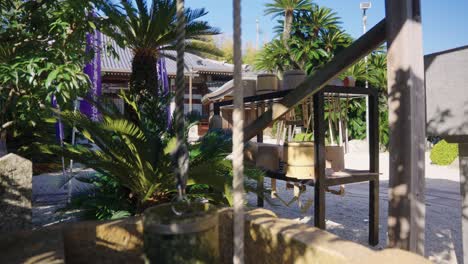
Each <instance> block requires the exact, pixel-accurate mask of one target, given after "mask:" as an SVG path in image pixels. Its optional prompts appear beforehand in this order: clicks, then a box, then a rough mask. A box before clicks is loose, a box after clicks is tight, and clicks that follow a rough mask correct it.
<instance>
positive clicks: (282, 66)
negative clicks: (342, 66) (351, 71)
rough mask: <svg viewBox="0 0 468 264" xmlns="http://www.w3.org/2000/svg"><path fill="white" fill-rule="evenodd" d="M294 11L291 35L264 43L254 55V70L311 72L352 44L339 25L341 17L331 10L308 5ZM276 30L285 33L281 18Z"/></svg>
mask: <svg viewBox="0 0 468 264" xmlns="http://www.w3.org/2000/svg"><path fill="white" fill-rule="evenodd" d="M307 2H309V1H307ZM276 13H278V12H276ZM293 14H294V16H293V20H292V25H291V32H290V37H289V38H288V39H287V41H282V40H281V39H274V40H273V41H271V42H270V43H268V44H267V45H265V47H264V49H263V50H262V51H261V52H260V53H259V54H258V55H257V60H256V63H255V67H256V68H257V69H261V70H267V71H272V72H275V71H279V72H283V71H285V70H289V69H293V68H300V69H302V70H304V71H306V72H307V73H309V74H310V73H312V72H314V71H315V70H316V69H318V68H319V67H320V66H322V65H323V64H324V63H326V62H327V61H329V60H330V58H332V57H333V56H334V54H336V53H337V52H339V51H340V50H342V49H343V48H344V47H346V46H348V45H349V44H350V43H351V37H349V35H348V34H346V33H345V32H344V31H343V30H342V29H341V27H340V24H341V22H340V18H339V17H338V16H337V15H336V13H334V12H333V11H332V10H331V9H329V8H326V7H320V6H318V5H311V6H310V8H305V9H302V10H296V11H295V12H294V13H293ZM275 30H276V32H277V33H280V32H283V33H284V22H283V21H282V20H279V21H278V26H277V27H276V28H275ZM283 39H284V36H283ZM285 43H287V45H286V44H285Z"/></svg>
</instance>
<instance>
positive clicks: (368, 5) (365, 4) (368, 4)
mask: <svg viewBox="0 0 468 264" xmlns="http://www.w3.org/2000/svg"><path fill="white" fill-rule="evenodd" d="M359 7H360V8H361V10H362V33H363V34H365V33H366V32H367V9H369V8H371V7H372V4H371V2H362V3H361V4H360V5H359ZM364 63H365V65H366V88H369V82H368V81H367V55H366V56H365V57H364ZM366 142H367V144H369V98H368V97H367V96H366Z"/></svg>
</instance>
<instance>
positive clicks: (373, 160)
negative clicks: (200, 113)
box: [213, 85, 379, 246]
mask: <svg viewBox="0 0 468 264" xmlns="http://www.w3.org/2000/svg"><path fill="white" fill-rule="evenodd" d="M292 92H294V89H292V90H283V91H279V92H272V93H266V94H261V95H254V96H249V97H245V98H244V104H245V105H246V106H249V107H252V106H253V107H256V108H257V112H258V111H260V112H262V110H263V108H264V106H265V105H271V104H272V103H274V102H276V101H278V100H281V99H282V98H284V97H285V96H287V95H288V94H290V93H292ZM355 96H367V97H368V98H369V109H370V113H369V117H370V118H369V123H370V124H369V169H367V170H349V169H347V170H344V171H340V172H334V173H333V174H327V173H326V170H325V167H326V161H325V131H326V126H325V114H324V112H325V111H324V107H325V103H324V101H325V100H324V98H325V97H337V98H350V97H355ZM233 103H234V102H233V100H226V101H222V102H216V103H214V107H213V108H214V115H220V108H222V107H226V106H232V105H233ZM313 116H314V118H313V120H314V123H313V126H314V129H313V132H314V133H313V134H314V145H315V147H314V150H315V155H314V159H315V162H314V164H315V167H314V170H315V172H314V174H315V177H314V179H307V180H304V179H297V178H294V177H290V175H286V174H285V173H284V172H281V171H271V170H266V177H269V178H272V179H277V180H283V181H288V182H297V183H301V184H304V185H309V186H314V196H315V199H314V224H315V226H316V227H319V228H321V229H325V212H326V208H325V192H326V191H327V190H328V189H329V187H332V186H338V185H345V184H350V183H358V182H368V183H369V244H371V245H373V246H375V245H377V244H378V242H379V112H378V92H377V90H376V89H366V88H362V87H343V86H331V85H328V86H326V87H324V88H323V89H322V90H321V91H320V92H318V93H316V94H315V95H314V96H313ZM256 138H257V142H258V143H261V142H263V130H262V131H260V132H259V133H258V134H257V135H256ZM257 155H261V153H258V154H257ZM263 181H264V179H263V177H262V178H260V179H259V180H258V182H257V186H258V191H259V193H263ZM263 203H264V202H263V198H262V197H261V196H258V199H257V206H259V207H262V206H263Z"/></svg>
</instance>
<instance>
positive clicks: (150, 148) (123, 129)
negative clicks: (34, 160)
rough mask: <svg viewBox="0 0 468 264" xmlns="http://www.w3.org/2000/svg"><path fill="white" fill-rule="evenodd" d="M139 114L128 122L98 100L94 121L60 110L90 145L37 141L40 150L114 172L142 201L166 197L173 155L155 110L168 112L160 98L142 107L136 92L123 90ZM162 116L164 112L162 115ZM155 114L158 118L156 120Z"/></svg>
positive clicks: (128, 119) (162, 122) (160, 119)
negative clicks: (99, 116)
mask: <svg viewBox="0 0 468 264" xmlns="http://www.w3.org/2000/svg"><path fill="white" fill-rule="evenodd" d="M121 97H122V99H124V100H125V102H126V103H127V105H129V106H130V107H132V108H133V113H136V117H137V122H132V121H130V118H129V116H128V114H127V116H126V115H123V114H120V113H119V112H118V110H117V109H116V108H115V107H113V106H112V104H111V103H107V104H105V106H106V107H103V106H102V105H101V104H96V105H97V106H98V107H99V110H100V113H101V121H100V122H93V121H91V120H89V119H88V118H87V117H86V116H84V115H82V114H81V113H74V112H71V111H63V112H59V113H58V114H59V115H60V117H61V118H62V121H63V122H64V123H66V124H68V125H70V126H73V125H75V126H76V128H77V130H78V131H79V132H80V133H81V134H82V135H83V136H84V137H85V138H86V139H88V140H89V141H90V142H91V143H93V144H94V145H95V146H97V147H98V149H95V148H93V147H92V146H72V145H70V144H68V143H65V145H64V147H63V148H62V147H60V146H58V145H45V144H36V147H38V148H39V150H40V151H41V152H42V153H45V154H55V153H62V154H63V155H64V156H65V157H67V158H70V159H73V160H75V161H77V162H80V163H82V164H84V165H86V166H88V167H90V168H93V169H94V170H96V171H97V172H99V173H101V174H103V175H105V176H108V177H112V178H113V179H114V180H115V181H116V182H118V183H119V184H120V186H122V187H125V188H127V189H129V190H130V192H131V193H132V195H133V196H134V197H135V199H136V200H137V202H138V203H143V202H144V201H146V200H148V199H150V198H153V195H154V194H155V193H157V197H158V198H161V197H167V196H168V195H170V193H171V192H172V191H173V178H171V177H170V176H168V175H171V174H172V170H171V164H172V159H171V156H170V150H169V149H167V146H170V145H169V144H168V142H169V140H170V138H169V135H168V134H167V133H166V132H165V120H166V118H161V117H160V116H159V117H158V116H154V114H155V113H165V106H164V105H161V104H160V102H161V100H157V101H156V100H154V101H146V104H147V105H145V106H144V107H138V106H137V105H136V102H135V99H134V97H132V96H128V97H127V96H125V95H121ZM161 115H162V116H164V114H161ZM154 118H156V119H154Z"/></svg>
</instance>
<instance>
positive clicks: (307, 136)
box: [294, 133, 314, 141]
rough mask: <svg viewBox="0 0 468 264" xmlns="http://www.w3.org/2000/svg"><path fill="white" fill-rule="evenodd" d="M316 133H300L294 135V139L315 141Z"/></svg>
mask: <svg viewBox="0 0 468 264" xmlns="http://www.w3.org/2000/svg"><path fill="white" fill-rule="evenodd" d="M313 140H314V134H312V133H307V134H306V133H299V134H296V135H295V136H294V141H313Z"/></svg>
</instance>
